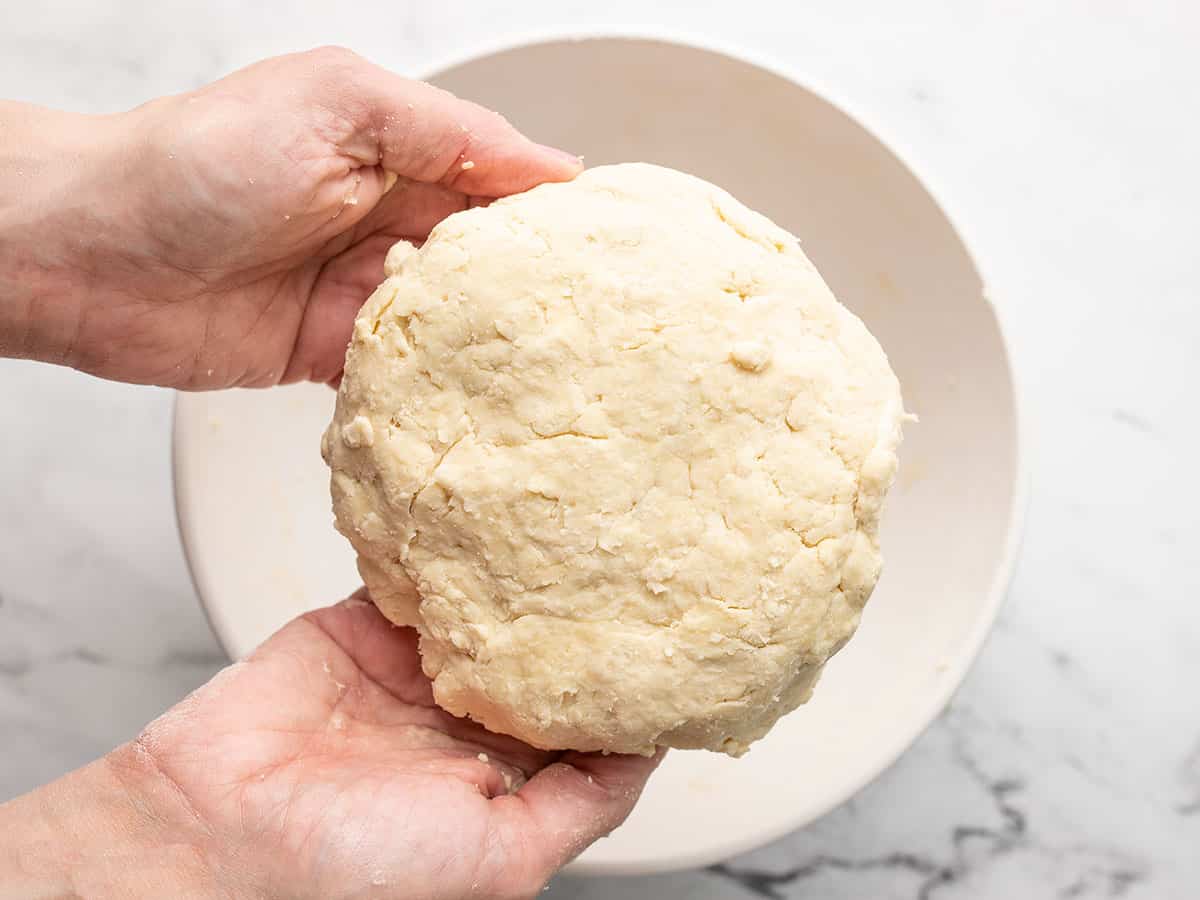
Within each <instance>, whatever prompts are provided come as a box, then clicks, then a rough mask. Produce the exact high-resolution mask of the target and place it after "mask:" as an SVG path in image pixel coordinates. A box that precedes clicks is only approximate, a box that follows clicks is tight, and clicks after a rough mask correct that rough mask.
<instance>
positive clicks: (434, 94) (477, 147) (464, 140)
mask: <svg viewBox="0 0 1200 900" xmlns="http://www.w3.org/2000/svg"><path fill="white" fill-rule="evenodd" d="M295 60H296V62H297V64H298V65H300V66H302V67H304V68H305V69H306V70H307V71H306V73H305V74H306V77H305V79H304V80H305V81H306V82H307V83H308V84H309V85H310V96H309V98H308V99H309V100H310V102H313V103H315V104H317V105H319V106H321V107H323V108H325V109H326V110H327V111H329V112H330V113H332V114H333V118H334V120H335V121H338V122H340V123H343V128H344V133H343V134H342V135H341V136H340V139H339V141H338V143H339V149H341V150H342V152H343V153H345V154H347V155H349V156H351V157H352V158H354V159H355V160H357V161H358V162H359V163H360V164H361V165H365V166H374V165H380V166H382V167H383V168H384V169H385V170H386V171H388V172H391V173H394V174H395V175H398V176H401V177H404V178H409V179H412V180H414V181H421V182H439V183H441V184H445V185H447V186H450V187H453V188H454V189H455V190H457V191H461V192H462V193H465V194H471V195H476V196H482V197H502V196H504V195H505V194H511V193H515V192H517V191H523V190H527V189H528V188H531V187H533V186H535V185H537V184H540V183H542V182H543V181H569V180H570V179H572V178H574V177H575V176H576V175H577V174H579V172H580V171H581V170H582V168H583V163H582V162H581V161H580V159H579V157H577V156H573V155H571V154H569V153H566V152H564V151H562V150H557V149H555V148H553V147H545V146H543V145H541V144H535V143H534V142H533V141H531V140H529V139H528V138H526V137H525V136H524V135H522V134H521V133H520V132H519V131H517V130H516V129H515V128H513V127H512V125H510V124H509V123H508V122H507V121H506V120H505V119H504V118H503V117H502V116H500V115H499V114H497V113H494V112H492V111H491V110H488V109H484V108H483V107H482V106H479V105H477V104H475V103H470V102H468V101H466V100H460V99H458V98H457V97H455V96H454V95H453V94H451V93H449V92H448V91H444V90H441V89H440V88H436V87H433V86H432V85H428V84H425V83H423V82H419V81H411V80H409V79H407V78H402V77H401V76H399V75H397V74H395V73H394V72H390V71H388V70H387V69H384V68H382V67H380V66H377V65H375V64H373V63H371V62H368V61H367V60H365V59H363V58H362V57H360V56H358V55H356V54H354V53H352V52H350V51H348V50H343V49H341V48H337V47H331V48H322V49H319V50H312V51H309V52H307V53H302V54H299V55H298V56H297V57H295Z"/></svg>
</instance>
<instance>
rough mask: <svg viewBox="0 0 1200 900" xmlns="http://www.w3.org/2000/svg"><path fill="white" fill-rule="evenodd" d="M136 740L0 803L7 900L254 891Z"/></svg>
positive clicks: (2, 883) (0, 889)
mask: <svg viewBox="0 0 1200 900" xmlns="http://www.w3.org/2000/svg"><path fill="white" fill-rule="evenodd" d="M212 850H213V842H212V840H211V837H210V835H209V834H208V831H207V829H206V828H205V826H204V823H203V822H202V821H201V820H200V819H199V818H198V817H197V816H196V815H195V814H194V813H193V812H192V810H191V808H190V806H189V804H188V802H187V799H186V797H184V796H183V795H182V794H181V793H180V792H179V791H178V790H177V789H176V788H175V786H174V785H172V784H171V782H170V781H169V779H167V778H166V777H164V776H163V775H162V774H161V773H160V772H159V771H158V769H157V767H156V766H155V765H154V763H153V759H152V758H151V757H150V755H149V754H147V753H146V752H145V751H144V750H142V749H141V748H140V747H139V746H138V745H137V744H136V743H135V744H128V745H124V746H122V747H119V748H118V749H116V750H114V751H113V752H112V753H110V754H109V755H108V756H106V757H104V758H103V759H100V760H98V761H96V762H94V763H92V764H91V765H88V766H85V767H84V768H82V769H79V770H78V771H75V772H72V773H70V774H68V775H66V776H64V777H63V778H60V779H59V780H58V781H55V782H52V783H51V784H48V785H46V786H45V787H42V788H39V789H38V790H36V791H34V792H32V793H30V794H26V795H25V796H23V797H18V798H17V799H16V800H13V801H10V802H9V803H6V804H3V805H0V900H8V898H10V897H12V898H16V897H21V898H32V897H37V898H40V897H47V898H48V897H65V896H84V897H127V898H141V897H146V898H150V897H154V898H157V897H164V896H188V897H221V898H238V897H241V896H243V895H249V891H246V890H244V889H242V888H241V887H240V886H239V879H238V878H237V877H236V873H235V872H233V871H232V870H231V869H230V868H229V867H228V866H227V865H225V864H223V863H219V862H218V861H217V860H216V858H215V856H214V854H213V852H212Z"/></svg>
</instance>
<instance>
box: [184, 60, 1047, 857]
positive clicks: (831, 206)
mask: <svg viewBox="0 0 1200 900" xmlns="http://www.w3.org/2000/svg"><path fill="white" fill-rule="evenodd" d="M432 80H434V81H436V82H437V83H439V84H441V85H443V86H445V87H447V88H449V89H450V90H452V91H454V92H456V93H458V94H460V95H462V96H464V97H469V98H471V99H474V100H476V101H479V102H481V103H483V104H485V105H487V106H491V107H493V108H495V109H498V110H501V111H503V112H504V113H505V114H506V115H507V116H508V117H509V118H510V119H511V120H512V121H513V122H514V123H515V124H516V125H517V126H518V127H520V128H522V129H523V130H525V131H526V132H527V133H528V134H530V135H532V136H534V137H536V138H537V139H538V140H540V141H543V142H547V143H550V144H556V145H559V146H562V147H564V148H567V149H569V150H571V151H573V152H576V153H582V154H584V155H585V156H586V158H587V161H588V162H589V163H591V164H596V163H607V162H618V161H626V160H645V161H650V162H656V163H662V164H665V165H668V166H673V167H675V168H679V169H683V170H685V171H688V172H692V173H695V174H696V175H699V176H700V177H702V178H706V179H708V180H710V181H712V182H714V183H716V184H718V185H721V186H722V187H724V188H726V189H727V190H729V191H730V192H731V193H732V194H733V195H734V196H736V197H738V198H739V199H740V200H742V201H743V202H745V203H746V204H748V205H749V206H751V207H753V208H755V209H758V210H761V211H762V212H764V213H766V214H767V215H768V216H770V217H771V218H773V219H774V220H775V221H776V222H778V223H780V224H781V225H783V226H785V227H786V228H788V229H790V230H791V231H793V232H795V233H796V234H798V235H799V236H800V237H801V239H802V240H803V242H804V246H805V249H806V250H807V252H808V254H809V255H810V256H811V257H812V259H813V261H814V262H815V263H816V264H817V266H818V267H819V268H820V270H821V272H822V273H823V274H824V275H825V278H826V280H827V281H828V282H829V284H830V285H831V286H832V288H833V290H834V292H835V293H836V294H837V296H838V297H840V298H841V299H842V300H843V302H845V303H846V304H847V305H848V306H849V307H850V308H851V309H853V310H854V311H855V312H857V313H858V314H859V315H860V316H862V318H863V319H864V320H866V322H867V324H868V326H869V327H870V328H871V330H872V331H873V332H874V333H875V335H876V336H878V338H879V340H880V342H881V343H882V344H883V346H884V348H885V349H886V350H887V352H888V354H889V356H890V357H891V361H892V365H893V366H894V367H895V370H896V372H897V373H898V374H899V376H900V381H901V383H902V385H903V386H904V393H905V398H906V401H907V404H908V407H909V408H910V409H912V410H914V411H915V412H917V413H919V415H920V417H921V422H920V424H919V425H913V426H910V427H909V428H908V429H907V432H906V436H905V443H904V447H903V451H902V463H901V469H900V476H899V479H898V482H897V484H896V486H895V489H894V490H893V492H892V494H891V497H890V500H889V503H888V508H887V512H886V516H885V521H884V525H883V537H882V541H883V548H884V553H885V555H886V557H887V564H886V569H885V575H884V577H883V579H882V581H881V582H880V584H879V588H878V590H877V591H876V593H875V595H874V597H873V598H872V600H871V602H870V604H869V605H868V607H867V610H866V615H865V617H864V619H863V624H862V628H861V630H860V631H859V633H858V635H857V636H856V637H855V638H854V640H852V641H851V642H850V644H849V645H848V646H847V647H846V649H845V650H843V651H842V653H841V654H839V655H838V656H837V657H836V658H835V659H834V660H833V661H832V662H831V664H830V665H829V667H828V669H827V671H826V674H825V677H824V678H823V679H822V681H821V683H820V685H819V687H818V689H817V692H816V696H815V697H814V698H813V700H812V702H810V703H809V704H808V705H807V706H805V707H803V708H801V709H800V710H798V711H797V712H795V713H793V714H792V715H790V716H788V717H787V718H785V719H784V720H783V721H782V722H781V723H780V724H779V725H778V726H777V727H776V728H775V730H774V731H773V732H772V733H771V735H770V736H769V737H768V738H767V739H766V740H764V741H762V742H761V743H759V744H756V745H755V746H754V748H753V749H752V751H751V752H750V754H749V755H748V756H747V757H745V758H743V759H740V760H733V759H729V758H726V757H723V756H717V755H715V754H711V753H702V752H676V753H674V754H671V755H670V756H669V757H668V758H667V760H666V762H665V763H664V765H663V767H662V769H661V771H660V772H659V773H658V774H656V775H655V777H654V779H653V780H652V781H651V784H650V786H649V788H648V790H647V792H646V795H645V797H644V798H643V800H642V802H641V804H640V805H639V806H638V808H637V809H636V810H635V811H634V813H633V815H632V816H630V818H629V821H628V822H627V823H626V824H625V825H624V826H623V827H622V828H620V829H619V830H618V831H617V832H616V833H614V834H613V835H612V837H610V838H609V839H607V840H604V841H601V842H600V843H598V844H596V845H595V846H594V847H592V848H591V849H589V850H588V851H587V852H585V853H584V854H583V855H582V856H581V857H580V858H579V859H578V860H577V861H576V862H575V863H573V865H572V867H571V869H572V871H573V872H576V873H608V874H614V873H645V872H654V871H664V870H669V869H676V868H683V867H689V866H697V865H702V864H706V863H711V862H714V861H716V860H719V859H722V858H726V857H728V856H731V855H733V854H735V853H738V852H740V851H744V850H747V849H750V848H752V847H754V846H757V845H759V844H762V843H765V842H767V841H769V840H772V839H774V838H776V837H778V836H780V835H782V834H784V833H786V832H787V831H790V830H792V829H794V828H797V827H799V826H802V825H805V824H807V823H808V822H811V821H813V820H814V819H816V818H817V817H818V816H820V815H822V814H824V813H825V812H827V811H828V810H830V809H831V808H833V807H834V806H836V805H837V804H839V803H841V802H842V801H844V800H845V799H847V798H848V797H849V796H850V795H852V794H853V793H854V792H855V791H857V790H859V789H860V788H862V787H863V786H864V785H865V784H866V783H867V782H869V781H870V780H871V779H872V778H874V777H875V776H876V775H878V774H879V773H880V772H881V771H882V770H883V769H884V768H886V767H887V766H888V765H889V764H890V763H892V762H893V761H894V760H895V759H896V758H897V757H898V756H899V755H900V754H901V753H902V752H903V751H904V750H905V749H906V748H907V747H908V746H909V745H910V744H911V743H912V741H913V740H914V739H915V738H916V737H917V735H918V734H919V733H920V732H921V731H922V730H923V729H924V728H925V727H926V726H927V725H928V724H929V722H930V721H931V720H932V719H933V718H934V717H935V716H936V715H937V713H938V712H939V711H940V710H941V709H942V707H943V706H944V705H945V703H946V701H947V700H948V699H949V697H950V695H951V693H952V692H953V690H954V689H955V688H956V687H957V685H958V684H959V683H960V682H961V680H962V678H963V676H964V674H965V673H966V670H967V668H968V666H969V665H970V663H971V661H972V660H973V659H974V657H975V655H976V654H977V652H978V650H979V648H980V645H981V643H982V641H983V639H984V636H985V635H986V633H987V631H988V629H989V627H990V625H991V623H992V620H993V618H994V617H995V614H996V610H997V607H998V606H999V604H1000V602H1001V599H1002V596H1003V593H1004V590H1005V587H1006V585H1007V581H1008V577H1009V571H1010V568H1011V565H1012V561H1013V555H1014V551H1015V547H1016V543H1017V531H1018V519H1019V518H1020V515H1019V514H1020V511H1021V508H1022V496H1023V486H1024V478H1023V477H1022V474H1021V464H1020V454H1019V452H1018V428H1017V411H1016V400H1015V392H1014V388H1013V380H1012V375H1011V372H1010V368H1009V361H1008V356H1007V353H1006V351H1005V345H1004V340H1003V337H1002V334H1001V330H1000V327H999V325H998V323H997V320H996V317H995V314H994V312H993V310H992V307H991V305H990V304H989V303H988V301H987V300H986V298H985V297H984V293H983V289H982V285H981V283H980V278H979V274H978V272H977V271H976V268H975V266H974V264H973V263H972V260H971V256H970V254H969V253H968V252H967V249H966V247H965V246H964V245H963V242H962V239H961V238H960V237H959V235H958V234H957V233H956V232H955V229H954V227H953V225H952V224H951V223H950V221H949V220H948V219H947V217H946V215H945V214H944V213H943V212H942V210H941V209H940V208H939V207H938V205H937V203H936V202H935V201H934V200H933V198H932V197H931V196H930V195H929V193H928V191H927V190H925V189H924V188H923V187H922V186H921V184H920V183H919V182H918V181H917V179H916V178H915V177H914V176H913V174H912V173H911V172H910V171H909V170H908V169H907V168H906V167H905V165H904V164H903V163H902V162H901V161H900V160H899V159H897V157H896V156H895V155H894V154H893V153H891V152H890V151H889V150H888V149H887V148H886V147H884V146H883V144H881V143H880V142H879V140H877V139H876V138H875V137H873V136H872V135H871V134H870V133H869V132H868V131H867V130H866V129H864V128H863V127H862V126H861V125H859V124H858V123H857V122H856V121H854V120H853V119H851V118H850V117H849V116H847V115H846V114H845V113H844V112H842V111H841V110H840V109H838V108H837V107H835V106H834V105H832V104H831V103H830V102H829V101H827V100H825V99H822V98H821V97H819V96H817V95H816V94H814V93H813V92H812V91H810V90H808V89H807V88H805V87H803V86H801V85H799V84H797V83H795V82H793V81H790V80H788V79H787V78H785V77H783V76H781V75H779V74H776V73H775V72H773V71H771V70H768V69H765V68H762V67H759V66H756V65H752V64H750V63H748V62H744V61H742V60H739V59H737V58H734V57H732V56H729V55H726V54H723V53H719V52H715V51H712V50H708V49H701V48H699V47H695V46H685V45H682V44H678V43H672V42H665V41H660V40H652V39H642V38H592V39H585V40H561V39H560V40H549V41H546V42H541V43H535V44H529V45H523V46H518V47H513V48H510V49H506V50H502V51H499V52H495V53H489V54H486V55H482V56H478V57H475V58H472V59H469V60H467V61H465V62H462V63H459V64H456V65H454V66H451V67H449V68H446V69H443V70H442V71H440V72H438V73H436V74H435V75H433V76H432ZM333 401H334V395H333V392H332V391H330V390H329V389H328V388H325V387H321V386H314V385H304V386H297V387H289V388H283V389H277V390H271V391H231V392H224V393H211V394H188V395H181V396H180V397H179V398H178V401H177V405H176V419H175V443H174V450H175V487H176V498H177V505H178V513H179V527H180V531H181V533H182V536H183V543H184V547H185V549H186V553H187V557H188V560H189V564H190V566H191V570H192V575H193V578H194V579H195V583H196V589H197V591H198V593H199V595H200V599H201V602H202V603H203V604H204V607H205V609H206V611H207V613H208V616H209V618H210V621H211V622H212V626H213V628H214V630H215V631H216V633H217V636H218V638H219V639H220V641H221V643H222V645H223V646H224V647H225V649H226V650H227V651H228V652H229V653H230V654H231V655H232V656H235V657H237V656H241V655H243V654H245V653H247V652H248V651H249V650H250V649H251V648H252V647H254V646H255V645H256V644H257V643H259V642H260V641H261V640H262V639H263V638H265V637H267V635H269V634H270V633H271V632H272V631H274V630H275V629H276V628H278V627H279V626H281V625H282V624H284V622H286V621H287V620H288V619H290V618H291V617H292V616H294V615H296V614H297V613H299V612H301V611H302V610H306V609H310V608H313V607H317V606H322V605H325V604H328V603H330V602H333V601H335V600H337V599H338V598H340V597H342V596H343V595H345V594H347V593H348V592H349V591H350V590H352V589H353V588H354V587H355V586H356V585H357V581H358V579H357V576H356V573H355V570H354V564H353V559H352V555H351V552H350V548H349V547H348V546H347V544H346V542H345V541H344V540H343V539H342V538H341V537H340V536H339V535H337V534H336V533H335V532H334V530H333V528H332V526H331V524H330V523H331V516H330V511H329V496H328V487H327V474H326V470H325V468H324V466H323V465H322V463H321V460H320V457H319V455H318V442H319V438H320V435H321V431H322V429H323V428H324V426H325V424H326V422H327V420H328V418H329V416H330V413H331V411H332V408H333Z"/></svg>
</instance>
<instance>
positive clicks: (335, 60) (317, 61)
mask: <svg viewBox="0 0 1200 900" xmlns="http://www.w3.org/2000/svg"><path fill="white" fill-rule="evenodd" d="M300 55H301V57H303V58H304V59H305V60H306V61H307V62H309V63H311V64H314V65H317V66H320V67H325V66H353V65H357V64H358V63H360V62H361V61H362V57H361V56H359V55H358V54H357V53H355V52H354V51H353V50H350V49H348V48H346V47H342V46H339V45H337V44H326V45H325V46H323V47H314V48H313V49H312V50H309V51H307V52H305V53H302V54H300Z"/></svg>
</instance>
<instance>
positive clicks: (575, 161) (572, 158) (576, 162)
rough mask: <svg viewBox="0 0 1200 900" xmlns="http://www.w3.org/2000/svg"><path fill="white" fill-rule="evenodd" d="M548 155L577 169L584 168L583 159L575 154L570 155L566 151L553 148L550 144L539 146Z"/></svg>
mask: <svg viewBox="0 0 1200 900" xmlns="http://www.w3.org/2000/svg"><path fill="white" fill-rule="evenodd" d="M538 147H540V148H541V149H542V150H544V151H545V152H546V154H547V155H549V156H553V157H554V158H555V159H558V160H561V161H562V162H565V163H567V164H568V165H570V166H574V167H575V168H583V157H582V156H576V155H575V154H574V153H568V152H567V151H566V150H559V149H558V148H557V147H551V146H549V145H548V144H538Z"/></svg>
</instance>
